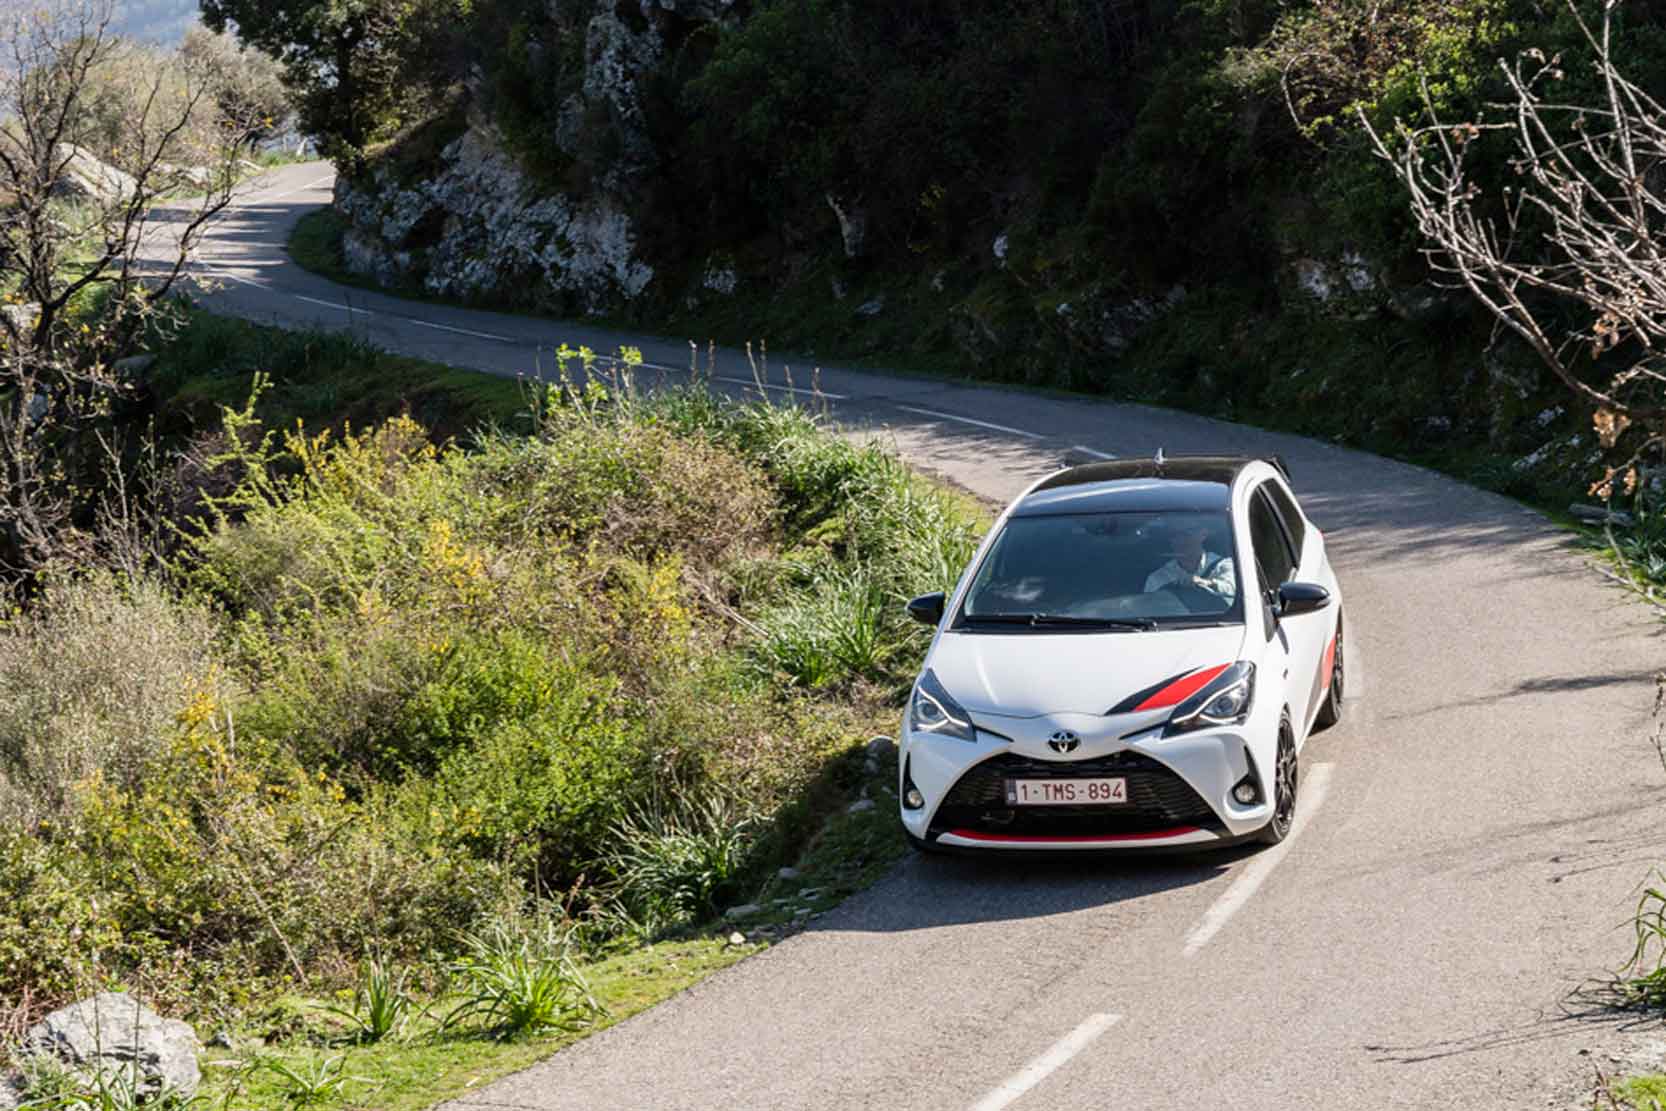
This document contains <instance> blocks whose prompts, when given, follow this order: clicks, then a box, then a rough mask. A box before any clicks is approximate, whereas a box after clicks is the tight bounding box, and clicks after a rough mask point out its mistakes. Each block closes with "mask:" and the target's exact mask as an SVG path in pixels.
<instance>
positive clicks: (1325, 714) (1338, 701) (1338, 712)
mask: <svg viewBox="0 0 1666 1111" xmlns="http://www.w3.org/2000/svg"><path fill="white" fill-rule="evenodd" d="M1342 663H1343V660H1342V615H1341V614H1340V613H1339V614H1337V615H1336V657H1335V658H1334V659H1333V660H1332V661H1331V670H1330V688H1329V689H1328V690H1326V691H1325V700H1324V701H1323V702H1321V703H1320V704H1319V712H1318V713H1317V714H1315V715H1314V717H1313V724H1314V725H1315V726H1317V727H1318V728H1320V729H1329V728H1330V727H1331V726H1333V725H1335V724H1336V723H1337V722H1339V721H1341V720H1342V692H1343V690H1344V688H1345V687H1346V686H1347V681H1346V679H1345V678H1344V676H1343V673H1342Z"/></svg>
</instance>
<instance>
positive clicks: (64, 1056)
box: [17, 992, 202, 1099]
mask: <svg viewBox="0 0 1666 1111" xmlns="http://www.w3.org/2000/svg"><path fill="white" fill-rule="evenodd" d="M197 1048H198V1047H197V1035H196V1033H195V1032H194V1031H192V1029H191V1027H190V1026H188V1025H186V1024H185V1023H183V1022H179V1021H177V1020H175V1019H165V1018H163V1017H162V1016H161V1015H158V1014H157V1013H156V1012H155V1011H152V1010H151V1009H150V1008H148V1007H146V1006H145V1005H144V1004H143V1003H141V1002H139V1000H138V999H136V998H134V997H133V996H131V995H126V994H123V993H120V992H103V993H101V994H99V995H95V996H93V997H92V998H90V999H83V1000H81V1001H80V1002H79V1003H72V1004H70V1005H69V1006H67V1007H64V1008H61V1009H60V1010H56V1011H53V1012H52V1013H51V1014H49V1015H47V1016H46V1017H45V1018H44V1019H42V1020H41V1021H40V1022H39V1023H37V1024H36V1025H34V1026H32V1027H30V1028H29V1031H28V1032H27V1033H26V1034H24V1036H23V1041H22V1043H21V1044H20V1045H19V1047H18V1050H17V1055H18V1056H19V1057H31V1056H51V1057H56V1058H57V1059H58V1060H60V1061H62V1062H63V1063H64V1064H66V1065H68V1066H70V1067H71V1068H73V1069H75V1070H77V1071H80V1072H83V1073H87V1074H98V1073H103V1072H119V1073H126V1072H127V1071H128V1070H134V1073H135V1075H134V1079H135V1081H136V1087H137V1088H138V1089H139V1091H140V1092H141V1093H142V1094H144V1095H147V1096H155V1095H158V1094H160V1093H162V1092H172V1093H177V1094H178V1095H179V1096H181V1097H183V1098H186V1099H189V1098H190V1097H191V1096H193V1095H195V1094H196V1091H197V1084H198V1082H199V1081H200V1080H201V1075H202V1074H201V1073H200V1072H199V1071H198V1069H197Z"/></svg>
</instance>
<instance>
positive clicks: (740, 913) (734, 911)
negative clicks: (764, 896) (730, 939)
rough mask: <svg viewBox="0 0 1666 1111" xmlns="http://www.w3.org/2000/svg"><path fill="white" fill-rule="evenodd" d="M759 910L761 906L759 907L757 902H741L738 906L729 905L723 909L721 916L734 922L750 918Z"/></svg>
mask: <svg viewBox="0 0 1666 1111" xmlns="http://www.w3.org/2000/svg"><path fill="white" fill-rule="evenodd" d="M761 910H763V907H760V906H759V905H758V904H757V903H742V904H741V905H740V906H738V907H730V908H729V909H728V910H726V911H724V912H723V917H724V918H725V919H726V920H728V921H730V922H735V921H738V920H739V919H742V918H751V917H752V916H753V915H755V914H757V913H758V912H759V911H761Z"/></svg>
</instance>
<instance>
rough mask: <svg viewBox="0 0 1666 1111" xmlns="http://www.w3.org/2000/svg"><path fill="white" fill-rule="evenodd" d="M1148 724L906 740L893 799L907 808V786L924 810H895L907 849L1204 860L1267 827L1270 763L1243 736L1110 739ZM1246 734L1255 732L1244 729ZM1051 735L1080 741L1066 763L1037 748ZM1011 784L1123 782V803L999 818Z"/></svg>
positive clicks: (1087, 722) (1015, 729)
mask: <svg viewBox="0 0 1666 1111" xmlns="http://www.w3.org/2000/svg"><path fill="white" fill-rule="evenodd" d="M1147 724H1148V723H1147V722H1129V721H1121V722H1118V721H1108V720H1107V719H1105V718H1086V717H1084V716H1080V715H1054V716H1049V717H1044V718H1035V719H1021V720H1016V721H1015V720H1012V719H1003V720H1001V721H1000V725H1001V726H1002V727H1004V728H1006V730H1007V734H1001V733H996V732H994V731H992V730H990V729H987V728H985V723H983V722H979V723H978V725H979V731H978V733H977V737H978V739H977V741H976V742H967V741H960V740H955V739H952V738H944V737H938V736H933V735H930V734H908V733H906V732H905V734H904V735H905V738H906V743H905V746H904V750H903V754H902V755H903V759H902V762H901V763H902V769H901V770H902V774H903V776H904V777H905V778H904V782H903V784H902V787H903V790H902V791H901V792H899V793H900V794H902V795H904V796H906V792H907V789H908V787H909V786H910V785H912V786H913V787H914V788H916V789H917V790H919V792H920V794H921V795H922V796H923V798H924V800H925V805H924V806H922V807H920V808H918V809H914V810H910V809H907V808H906V807H903V808H902V810H901V816H902V822H903V825H904V826H905V827H906V828H907V830H908V832H909V833H910V834H912V835H913V836H914V837H916V838H919V839H920V840H922V841H925V842H928V843H930V844H933V845H938V846H942V847H945V848H956V849H974V850H975V849H1011V850H1020V851H1037V850H1047V851H1051V850H1059V851H1081V850H1134V851H1150V850H1161V849H1191V848H1205V847H1212V846H1217V845H1223V844H1230V843H1234V842H1237V841H1239V840H1242V839H1243V838H1244V837H1246V836H1248V835H1251V834H1254V833H1256V832H1258V831H1259V830H1260V829H1261V828H1262V827H1263V826H1265V825H1266V823H1267V821H1268V819H1269V818H1270V817H1271V815H1272V809H1271V807H1270V806H1269V805H1268V803H1267V801H1266V797H1267V794H1268V792H1269V791H1270V786H1271V785H1270V781H1269V780H1267V779H1266V778H1265V776H1266V771H1264V769H1269V770H1270V768H1271V762H1270V759H1268V758H1266V757H1259V758H1258V756H1257V755H1256V753H1255V752H1254V751H1253V750H1252V742H1251V739H1250V738H1251V737H1252V736H1253V735H1254V730H1253V729H1252V728H1248V727H1233V728H1223V729H1219V730H1207V731H1200V732H1198V733H1195V734H1186V735H1184V736H1180V737H1171V738H1166V739H1165V738H1163V737H1162V730H1161V727H1160V725H1159V726H1156V727H1152V728H1146V729H1145V730H1144V731H1143V732H1138V731H1135V732H1133V733H1132V734H1130V733H1129V732H1127V731H1120V732H1119V730H1125V729H1126V727H1127V726H1129V725H1134V726H1135V727H1136V730H1137V728H1138V727H1139V726H1141V725H1147ZM1247 725H1248V726H1253V725H1254V718H1253V717H1252V720H1251V722H1250V723H1247ZM1059 729H1069V730H1071V731H1073V732H1075V733H1077V734H1078V735H1079V736H1080V737H1081V746H1080V748H1079V749H1078V750H1077V751H1075V752H1072V753H1069V754H1066V755H1060V754H1057V753H1054V752H1051V751H1050V750H1049V749H1048V747H1047V744H1046V738H1047V737H1048V736H1050V735H1051V734H1052V733H1053V732H1054V731H1055V730H1059ZM1009 734H1010V735H1009ZM1275 743H1276V740H1275ZM1245 776H1252V777H1253V778H1254V779H1255V780H1256V781H1257V782H1258V783H1259V785H1260V786H1261V795H1262V798H1261V799H1260V800H1259V801H1257V802H1255V803H1253V804H1251V805H1249V806H1243V805H1240V804H1238V803H1236V802H1235V801H1234V800H1233V799H1232V797H1231V792H1232V788H1233V787H1234V786H1235V785H1236V784H1237V783H1238V782H1239V781H1240V780H1242V779H1243V778H1244V777H1245ZM1022 777H1047V778H1078V777H1095V778H1097V777H1117V778H1121V779H1124V780H1125V781H1126V785H1127V795H1128V800H1127V802H1125V803H1120V804H1115V805H1099V806H1031V807H1015V806H1010V805H1008V804H1007V802H1006V798H1005V785H1006V780H1008V779H1010V778H1022Z"/></svg>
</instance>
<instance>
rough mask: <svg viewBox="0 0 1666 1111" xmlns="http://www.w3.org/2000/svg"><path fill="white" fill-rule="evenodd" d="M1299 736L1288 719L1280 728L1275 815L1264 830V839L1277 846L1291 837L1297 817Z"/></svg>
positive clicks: (1274, 791) (1274, 802)
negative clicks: (1291, 730)
mask: <svg viewBox="0 0 1666 1111" xmlns="http://www.w3.org/2000/svg"><path fill="white" fill-rule="evenodd" d="M1298 772H1299V768H1298V767H1297V764H1296V739H1295V737H1294V736H1293V735H1292V734H1291V732H1290V723H1289V722H1288V721H1286V722H1285V723H1284V724H1283V726H1281V727H1280V729H1279V731H1278V763H1277V765H1276V766H1275V767H1274V769H1273V816H1272V819H1271V820H1270V821H1268V822H1267V825H1266V827H1265V828H1263V829H1262V830H1261V840H1262V841H1263V842H1264V843H1266V844H1268V845H1276V844H1278V843H1279V842H1280V841H1282V840H1284V839H1285V838H1286V837H1288V836H1290V826H1291V825H1292V824H1293V823H1294V822H1295V820H1296V783H1297V779H1298Z"/></svg>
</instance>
